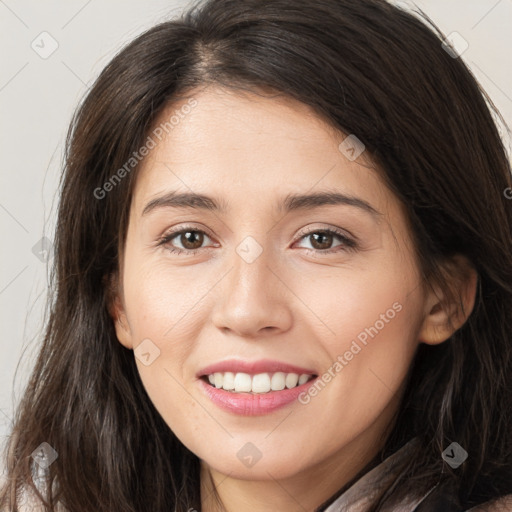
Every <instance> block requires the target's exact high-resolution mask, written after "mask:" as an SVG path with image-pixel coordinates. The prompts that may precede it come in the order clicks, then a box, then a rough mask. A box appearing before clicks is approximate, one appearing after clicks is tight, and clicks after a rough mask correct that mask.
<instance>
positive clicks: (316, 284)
mask: <svg viewBox="0 0 512 512" xmlns="http://www.w3.org/2000/svg"><path fill="white" fill-rule="evenodd" d="M194 98H195V100H197V102H198V103H197V105H196V106H195V107H194V108H193V109H192V110H191V112H190V113H188V114H187V115H186V116H183V118H182V119H181V120H180V122H179V124H177V125H176V126H174V128H173V129H172V130H171V131H170V132H169V134H168V136H167V137H166V138H164V139H162V141H161V142H160V143H158V145H157V146H156V148H154V149H153V150H152V151H151V152H150V154H149V155H148V156H147V157H146V159H145V160H144V161H143V163H142V167H141V168H140V169H139V171H138V172H139V174H138V177H137V182H136V187H135V193H134V197H133V201H132V204H131V210H130V221H129V228H128V234H127V239H126V244H125V247H124V250H123V251H122V254H121V272H120V275H119V276H118V277H119V279H118V295H117V298H116V299H115V303H114V304H113V308H112V315H113V318H114V320H115V325H116V332H117V336H118V339H119V341H120V343H122V344H123V345H124V346H125V347H127V348H129V349H134V348H136V347H137V346H138V345H139V344H140V343H141V342H142V341H143V340H144V339H147V338H149V339H150V340H151V342H152V343H154V344H155V345H156V346H157V347H158V349H159V350H160V355H159V357H157V358H156V359H155V360H154V362H152V364H150V365H149V366H145V365H144V364H142V363H141V361H139V360H138V359H136V361H137V365H138V369H139V372H140V376H141V379H142V381H143V383H144V386H145V388H146V390H147V392H148V395H149V396H150V398H151V400H152V401H153V403H154V405H155V407H156V408H157V410H158V411H159V413H160V414H161V415H162V417H163V418H164V420H165V421H166V423H167V424H168V425H169V427H170V428H171V429H172V430H173V431H174V433H175V434H176V435H177V436H178V438H179V439H180V440H181V441H182V442H183V443H184V444H185V445H186V446H187V447H188V448H189V449H190V450H191V451H193V452H194V453H195V454H196V455H197V456H198V457H199V458H200V459H201V461H202V463H201V466H202V470H201V486H202V502H203V510H206V511H214V510H222V509H221V508H218V507H217V506H216V505H215V503H214V500H213V495H212V488H211V485H210V481H209V479H208V478H206V477H207V476H208V474H210V475H211V476H212V478H213V482H214V483H215V486H216V489H217V492H218V494H219V496H220V498H221V500H222V502H223V504H224V507H225V510H228V511H230V512H231V511H235V510H236V511H237V512H243V511H246V510H247V511H248V510H251V511H253V512H254V511H259V510H261V511H267V512H268V511H284V510H286V511H299V510H300V511H303V510H313V509H314V507H315V506H318V505H319V504H321V503H322V502H323V501H324V500H326V499H327V498H329V496H331V495H332V494H333V493H334V492H336V490H337V489H339V488H340V487H341V486H342V485H343V484H345V483H346V482H348V481H349V480H350V479H351V478H352V477H354V476H355V474H356V473H357V472H358V471H360V470H361V469H362V468H363V467H364V466H365V465H366V464H367V463H368V462H369V461H370V460H371V459H372V458H373V457H374V456H375V454H376V453H377V451H378V450H379V448H380V447H381V446H382V443H383V441H384V438H385V435H386V433H387V431H388V430H387V429H388V428H389V426H390V424H391V422H392V419H393V415H394V413H395V412H396V410H397V407H398V403H399V398H400V396H401V393H402V392H403V388H404V379H405V377H406V374H407V371H408V368H409V366H410V363H411V360H412V358H413V356H414V353H415V351H416V348H417V346H418V344H419V343H420V342H424V343H430V344H435V343H441V342H443V341H445V340H446V339H447V338H448V337H449V336H450V335H451V334H452V332H453V330H454V329H456V328H458V327H460V326H461V325H462V323H463V322H464V321H465V318H466V317H467V315H469V313H470V312H471V309H472V307H473V301H474V295H475V286H476V276H475V274H474V272H471V271H468V272H467V273H466V275H467V278H466V279H465V280H461V281H460V282H459V283H456V286H457V287H458V289H459V291H460V293H461V296H462V300H463V303H464V306H465V311H466V317H465V316H463V315H460V314H457V313H456V310H455V309H454V308H453V307H444V306H443V307H442V306H441V302H440V301H441V299H442V298H443V293H442V290H440V289H436V288H434V291H435V292H436V293H434V291H432V290H430V291H429V290H428V288H426V287H425V286H424V284H425V283H424V282H423V281H422V279H421V276H420V272H419V268H418V264H417V261H416V257H415V255H414V252H413V244H412V241H411V236H410V231H409V228H408V223H407V220H406V218H405V215H404V211H403V209H402V207H401V205H400V204H399V202H398V201H397V199H396V198H395V196H394V195H393V194H392V193H391V191H390V190H389V189H388V188H387V187H386V186H385V185H384V182H383V180H382V178H381V177H380V176H379V173H378V171H377V169H375V168H372V165H371V161H370V159H369V157H368V156H367V155H366V154H365V153H363V154H362V155H361V156H360V157H358V158H357V160H355V161H350V160H349V159H347V158H346V156H345V155H344V154H343V153H342V152H340V150H339V149H338V145H339V144H340V142H342V140H343V139H344V138H345V137H346V135H344V134H341V133H339V132H336V131H335V130H333V129H332V128H330V127H329V126H328V125H327V124H326V123H324V122H323V121H322V120H321V119H320V118H318V117H317V116H316V115H315V114H314V113H313V112H312V111H311V110H310V109H309V108H308V107H306V106H305V105H303V104H301V103H298V102H296V101H294V100H292V99H286V98H276V97H273V98H265V97H261V96H259V95H256V94H248V93H244V94H242V93H239V92H237V93H235V92H233V91H227V90H225V89H222V88H217V87H215V88H214V87H209V88H207V89H204V90H201V91H198V92H197V94H195V95H194ZM180 105H181V104H179V103H176V104H173V105H172V106H169V107H168V109H167V110H166V111H165V112H164V113H163V114H162V116H161V120H165V119H169V118H170V116H171V115H172V114H173V112H175V111H176V110H178V109H179V107H180ZM157 124H158V123H157ZM171 190H176V191H178V192H194V193H202V194H206V195H209V196H213V197H215V198H218V199H219V201H221V200H222V202H223V203H225V204H226V208H227V210H226V212H225V213H222V212H214V211H209V210H198V209H196V210H194V209H191V208H189V209H186V208H180V209H176V208H170V207H162V208H154V209H152V210H151V211H150V212H149V213H147V214H145V215H143V214H142V212H143V210H144V208H145V206H146V205H147V204H148V203H149V202H150V201H152V200H154V199H155V198H158V197H160V196H162V195H164V194H165V193H167V192H169V191H171ZM325 190H328V191H331V192H332V191H337V192H341V193H344V194H348V195H351V196H354V197H357V198H360V199H362V200H364V201H366V202H368V203H369V204H370V205H371V206H372V207H373V208H374V209H375V210H377V211H378V212H379V214H378V215H372V214H370V213H368V212H366V211H364V210H363V209H360V208H357V207H354V206H349V205H324V206H321V207H316V208H312V209H305V210H297V211H291V212H288V213H286V212H284V211H279V209H278V205H279V204H280V203H281V202H282V200H283V198H284V197H285V196H286V195H287V194H290V193H313V192H320V191H325ZM181 227H190V228H193V229H197V230H202V231H203V232H205V233H206V235H205V236H204V239H203V242H202V245H201V242H200V241H199V242H197V241H196V242H194V243H195V244H196V245H195V247H198V246H199V247H200V248H199V250H198V251H197V252H196V253H195V254H192V255H190V254H186V253H182V254H174V253H171V252H170V251H169V248H170V247H172V246H173V247H175V248H178V249H182V250H185V251H186V250H187V249H186V247H187V246H186V245H184V244H185V243H186V239H184V237H181V236H179V235H178V236H176V237H175V238H174V239H173V240H172V241H170V242H168V243H167V244H166V245H165V246H164V245H160V246H159V245H158V242H159V240H160V239H161V238H162V237H163V236H164V235H166V234H168V233H169V232H170V231H171V230H173V229H176V230H179V229H181ZM329 228H339V229H341V230H343V231H344V232H345V233H346V234H347V236H351V235H353V236H355V237H356V238H357V239H358V247H357V248H355V249H350V248H347V247H346V246H344V245H343V241H342V240H340V239H338V238H337V237H336V236H333V238H332V241H331V244H330V245H329V240H327V242H326V245H325V247H326V248H325V249H321V248H319V245H318V242H317V243H316V245H315V241H314V239H313V237H311V236H305V232H306V231H307V232H308V233H309V234H310V235H311V233H318V232H319V231H320V232H321V231H322V230H325V229H329ZM303 232H304V233H303ZM301 233H303V234H301ZM196 236H197V234H196ZM248 236H251V237H253V238H254V240H255V241H256V242H257V243H258V244H259V246H260V247H261V249H262V253H261V254H260V255H259V257H257V258H256V259H255V260H254V261H253V262H252V263H248V262H247V261H245V260H244V259H243V258H242V257H240V255H239V254H238V253H237V251H236V249H237V247H238V246H239V244H240V243H241V242H242V241H243V240H244V239H245V238H246V237H248ZM188 247H190V245H189V246H188ZM308 249H309V252H308ZM189 250H190V249H189ZM322 251H323V253H322ZM326 251H333V252H330V253H327V252H326ZM334 251H336V252H334ZM460 263H461V266H463V265H464V261H463V260H460ZM396 303H398V304H399V305H400V306H401V310H400V311H399V312H397V313H396V315H395V316H394V318H393V319H391V320H389V321H388V322H386V323H385V326H384V327H383V328H382V329H380V330H379V332H378V334H377V335H375V336H374V337H373V338H369V340H368V343H367V345H366V346H363V347H362V349H361V351H360V352H358V353H357V355H355V356H354V357H353V358H352V359H351V360H350V361H349V362H348V364H347V365H346V366H344V367H343V369H342V370H341V371H338V372H335V377H334V378H332V379H331V381H330V382H329V383H328V384H327V385H326V386H325V387H324V388H323V389H322V390H321V391H320V392H319V393H318V394H317V395H316V396H314V397H312V398H311V400H310V401H309V403H307V404H301V403H299V402H293V403H292V404H289V405H287V406H286V407H285V408H282V409H280V410H277V411H274V412H272V413H270V414H267V415H262V416H252V417H251V416H247V417H243V416H240V415H236V414H234V413H230V412H226V411H223V410H221V409H219V408H218V407H217V406H216V405H215V404H214V403H213V402H211V401H210V400H209V399H208V398H207V397H206V396H205V394H204V393H203V392H202V390H201V388H200V386H199V382H198V381H197V378H196V373H197V372H198V371H199V370H200V369H202V368H204V367H205V366H207V365H209V364H212V363H215V362H218V361H222V360H224V359H230V358H238V359H241V360H246V361H254V360H258V359H263V358H265V359H275V360H279V361H284V362H287V363H290V364H295V365H298V366H302V367H306V368H314V369H315V370H316V372H317V374H319V375H320V374H323V372H326V371H327V370H328V369H329V368H332V367H333V364H334V363H335V361H336V360H337V357H338V356H339V355H343V354H344V353H345V352H346V351H347V350H349V349H350V346H351V343H352V341H353V340H355V339H356V337H357V336H358V334H360V333H361V332H362V331H364V330H365V328H369V327H370V326H374V325H375V323H376V321H377V320H379V319H380V318H381V315H382V314H385V312H386V311H387V310H389V309H390V308H392V306H393V304H396ZM450 316H451V319H452V321H453V327H451V328H450V327H448V326H447V325H446V323H447V320H448V318H449V317H450ZM247 442H251V443H253V444H254V445H255V446H256V447H257V448H258V450H259V451H260V452H261V459H260V460H259V461H258V462H257V463H256V464H254V465H253V466H252V467H246V466H245V465H244V464H243V463H242V462H241V460H240V459H239V458H238V457H237V452H238V451H239V450H240V449H241V448H242V447H243V446H244V445H245V444H246V443H247Z"/></svg>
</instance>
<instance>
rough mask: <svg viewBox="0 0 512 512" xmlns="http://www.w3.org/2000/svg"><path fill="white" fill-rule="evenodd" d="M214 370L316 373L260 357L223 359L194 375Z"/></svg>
mask: <svg viewBox="0 0 512 512" xmlns="http://www.w3.org/2000/svg"><path fill="white" fill-rule="evenodd" d="M216 372H233V373H239V372H240V373H250V374H258V373H273V372H284V373H298V374H299V375H300V374H303V373H306V374H308V375H316V374H315V372H314V370H311V369H309V368H302V367H300V366H296V365H293V364H288V363H284V362H282V361H275V360H271V359H260V360H258V361H241V360H238V359H226V360H225V361H219V362H218V363H213V364H210V365H208V366H205V367H204V368H203V369H201V370H199V371H198V372H197V374H196V377H203V376H204V375H211V374H213V373H216Z"/></svg>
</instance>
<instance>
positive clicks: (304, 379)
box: [299, 373, 309, 386]
mask: <svg viewBox="0 0 512 512" xmlns="http://www.w3.org/2000/svg"><path fill="white" fill-rule="evenodd" d="M308 380H309V375H308V374H307V373H303V374H302V375H301V376H300V377H299V386H302V384H305V383H306V382H307V381H308Z"/></svg>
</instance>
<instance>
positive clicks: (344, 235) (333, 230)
mask: <svg viewBox="0 0 512 512" xmlns="http://www.w3.org/2000/svg"><path fill="white" fill-rule="evenodd" d="M188 231H195V232H200V233H204V234H205V235H206V236H207V237H208V238H210V239H211V240H214V239H215V237H214V236H212V235H211V234H210V231H209V230H208V229H207V228H205V227H197V226H193V225H187V224H183V225H178V227H176V228H173V229H172V230H170V231H165V232H164V234H163V235H161V236H160V237H159V238H158V240H157V246H161V245H166V244H170V242H171V240H172V239H173V238H175V237H177V236H179V235H181V234H183V233H186V232H188ZM322 232H324V233H330V234H332V235H334V236H338V237H340V238H341V239H342V242H343V243H342V246H343V245H344V246H345V247H344V250H346V251H349V250H355V249H357V248H359V240H358V238H357V237H356V236H354V235H352V233H350V232H349V231H348V230H345V229H341V228H338V227H336V226H329V227H309V228H302V229H301V230H300V231H299V233H298V234H297V236H296V238H295V240H294V241H293V245H294V244H296V243H297V242H300V241H301V240H302V239H304V238H306V237H307V236H309V235H312V234H314V233H322ZM171 247H172V249H170V251H171V252H176V253H186V254H188V255H192V254H195V253H196V252H197V251H200V250H202V249H208V248H209V247H211V246H209V247H199V248H197V249H181V248H179V247H173V246H171ZM339 247H340V246H337V247H333V248H331V249H326V250H320V249H309V248H304V250H305V251H307V252H313V253H315V254H320V255H321V254H325V255H327V254H331V253H334V252H338V250H339V249H338V248H339Z"/></svg>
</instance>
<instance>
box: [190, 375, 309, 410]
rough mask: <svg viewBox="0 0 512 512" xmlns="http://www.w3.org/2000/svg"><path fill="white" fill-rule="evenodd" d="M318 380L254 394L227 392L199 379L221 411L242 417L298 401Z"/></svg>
mask: <svg viewBox="0 0 512 512" xmlns="http://www.w3.org/2000/svg"><path fill="white" fill-rule="evenodd" d="M316 379H317V377H315V378H314V379H311V380H309V381H308V382H306V383H305V384H301V385H300V386H297V387H295V388H291V389H283V390H282V391H269V392H268V393H254V394H253V393H233V392H231V391H226V390H225V389H222V388H216V387H214V386H212V385H210V384H207V383H206V382H205V381H204V380H203V379H199V384H200V386H202V388H203V391H204V392H205V393H206V395H207V396H208V398H210V400H211V401H212V402H213V403H214V404H216V405H218V406H219V407H220V408H221V409H224V410H225V411H228V412H232V413H235V414H239V415H241V416H260V415H263V414H268V413H270V412H272V411H275V410H277V409H281V408H282V407H285V406H287V405H288V404H290V403H292V402H294V401H298V400H297V399H298V397H299V395H300V394H301V393H303V392H305V391H307V389H308V388H309V387H310V386H311V385H312V384H314V382H315V381H316Z"/></svg>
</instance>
